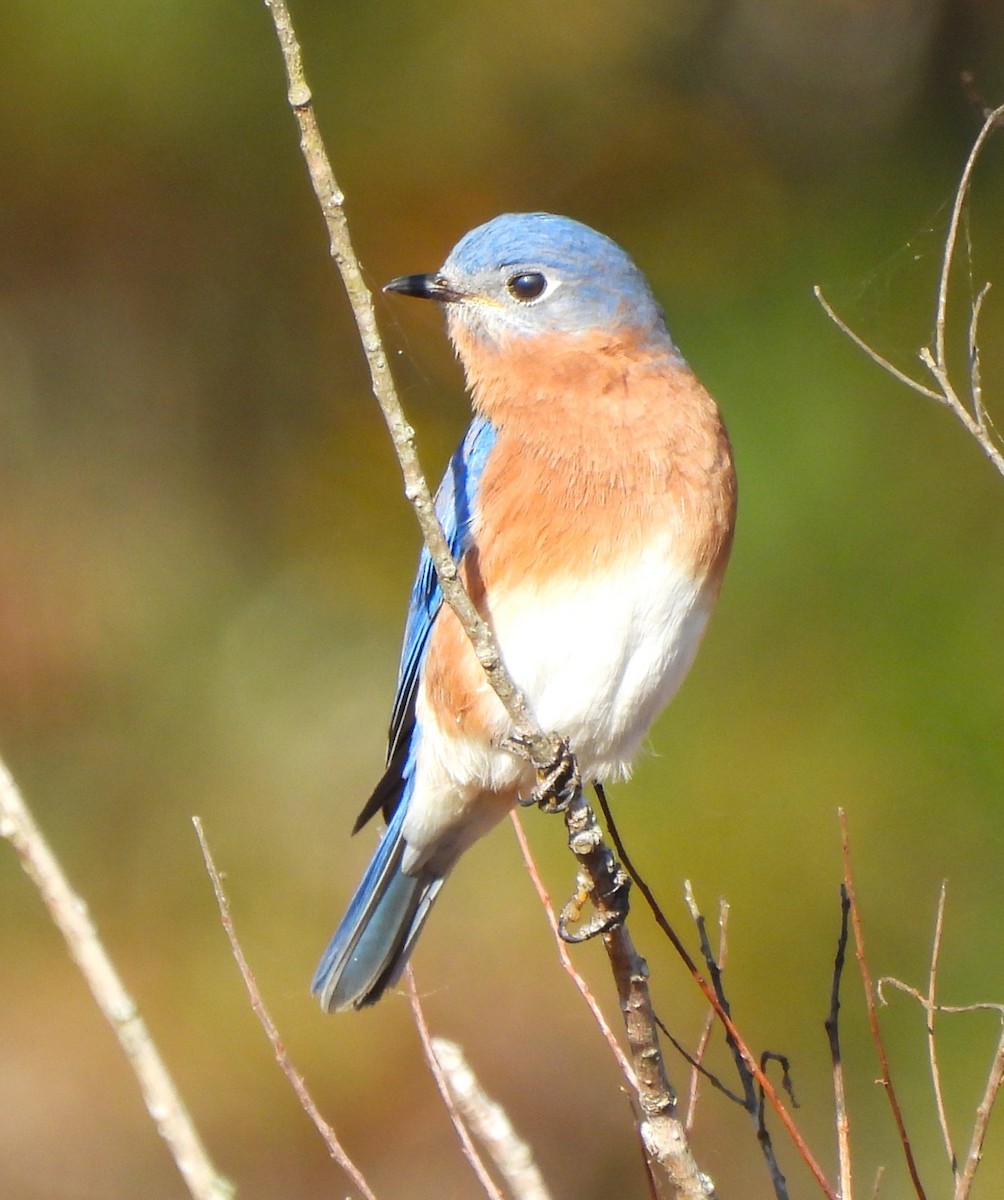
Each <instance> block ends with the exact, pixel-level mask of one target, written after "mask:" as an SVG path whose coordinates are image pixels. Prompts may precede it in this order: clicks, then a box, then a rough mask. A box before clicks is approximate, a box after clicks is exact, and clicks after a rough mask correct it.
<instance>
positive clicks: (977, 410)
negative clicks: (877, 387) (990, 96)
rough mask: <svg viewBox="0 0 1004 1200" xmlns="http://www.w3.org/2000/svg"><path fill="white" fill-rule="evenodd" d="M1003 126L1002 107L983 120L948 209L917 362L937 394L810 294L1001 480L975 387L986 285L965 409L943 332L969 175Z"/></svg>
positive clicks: (973, 322) (973, 326) (976, 318)
mask: <svg viewBox="0 0 1004 1200" xmlns="http://www.w3.org/2000/svg"><path fill="white" fill-rule="evenodd" d="M1002 123H1004V105H1001V106H1000V107H999V108H996V109H994V110H993V111H992V112H989V113H987V114H986V119H985V120H984V122H983V127H982V129H981V130H980V132H979V135H978V136H977V138H976V141H975V142H974V143H973V147H972V149H971V150H970V152H969V157H968V158H967V159H966V165H965V167H964V168H963V171H962V175H961V177H960V179H959V184H958V187H957V188H956V190H955V201H954V203H953V205H952V214H951V218H950V220H949V225H948V234H947V236H946V238H945V247H944V252H943V256H942V260H941V273H940V275H939V279H938V289H937V295H936V299H935V308H934V336H933V338H932V344H931V345H928V346H924V347H923V348H922V349H921V350H920V351H919V352H918V356H919V358H920V361H921V362H922V363H923V364H924V366H925V368H926V369H927V371H928V374H930V376H931V377H932V378H933V380H934V382H935V383H936V384H937V387H936V388H931V387H927V386H926V385H925V384H923V383H921V382H920V381H919V380H917V379H914V378H913V376H912V375H908V374H907V373H906V372H905V371H901V370H900V369H899V368H898V367H896V366H894V365H893V364H892V363H891V362H890V361H889V360H888V359H887V358H885V357H884V356H883V355H881V354H879V352H878V351H877V350H875V349H874V348H873V347H871V346H870V345H869V344H868V343H867V342H866V341H865V340H864V338H862V337H861V336H860V335H859V334H857V333H855V332H854V330H853V329H851V328H850V326H849V325H848V324H847V323H846V322H845V321H844V320H843V318H842V317H840V316H838V315H837V313H836V312H835V311H834V309H833V308H832V306H831V305H830V303H829V301H828V300H827V299H826V297H825V296H824V295H823V292H822V289H821V288H819V287H816V288H814V289H813V290H814V292H815V294H816V299H817V300H818V301H819V303H820V304H821V305H822V307H823V309H824V311H825V312H826V315H827V316H828V317H829V318H830V320H831V321H833V323H834V324H835V325H836V326H837V328H838V329H839V330H840V331H841V332H842V333H844V334H846V335H847V337H849V338H850V339H851V341H852V342H853V343H854V344H855V345H856V346H857V347H858V348H859V349H860V350H863V351H864V352H865V354H867V355H868V357H869V358H870V359H871V360H872V362H875V363H877V364H878V365H879V366H880V367H881V368H882V369H883V370H884V371H887V372H888V373H889V374H890V375H892V376H893V378H894V379H898V380H899V382H900V383H902V384H905V385H906V386H907V387H908V388H911V389H912V390H913V391H915V392H917V393H918V394H919V395H921V396H926V397H927V399H929V400H936V401H937V402H938V403H939V404H943V405H945V407H946V408H948V409H949V410H950V411H951V412H952V413H954V414H955V416H956V418H957V419H958V420H959V421H961V422H962V424H963V425H964V426H965V428H966V429H967V430H968V432H969V433H970V434H971V436H972V437H973V438H975V440H976V442H977V443H978V444H979V447H980V449H981V450H982V451H983V453H984V454H985V455H986V456H987V458H988V459H989V460H990V462H991V463H992V464H993V466H994V467H995V469H996V470H997V472H998V473H999V474H1000V475H1002V476H1004V454H1002V452H1001V447H1000V445H999V439H998V438H996V437H995V430H994V426H993V422H992V421H991V420H990V418H989V415H988V414H987V410H986V408H985V407H984V404H983V390H982V386H981V382H980V355H979V338H978V334H979V323H980V313H981V312H982V309H983V301H984V300H985V299H986V295H987V292H988V291H989V289H990V284H989V283H987V284H984V285H983V287H982V288H981V289H980V291H979V292H978V293H977V295H976V297H975V298H974V299H973V301H972V302H971V304H970V309H969V328H968V341H969V381H968V383H969V387H968V390H969V399H970V403H969V405H968V406H967V405H966V403H965V402H964V401H963V400H962V399H961V398H960V396H959V390H958V389H957V388H956V386H955V384H954V382H953V381H952V377H951V371H950V369H949V366H948V356H947V350H946V344H945V343H946V333H947V326H948V299H949V284H950V280H951V274H952V267H953V264H954V262H955V252H956V249H957V247H958V240H959V228H960V225H961V223H962V214H963V211H964V210H965V204H966V199H967V197H968V195H969V187H970V184H971V182H972V177H973V171H974V169H975V167H976V162H977V160H978V159H979V156H980V154H981V153H982V151H983V147H984V146H985V145H986V142H987V139H988V138H989V137H990V135H991V133H993V131H994V129H996V128H998V127H999V126H1000V125H1001V124H1002Z"/></svg>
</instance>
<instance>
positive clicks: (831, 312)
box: [812, 283, 945, 404]
mask: <svg viewBox="0 0 1004 1200" xmlns="http://www.w3.org/2000/svg"><path fill="white" fill-rule="evenodd" d="M812 292H813V295H814V296H815V297H816V299H817V300H818V301H819V303H820V305H821V306H822V309H823V312H825V313H826V315H827V316H828V317H829V318H830V320H831V321H832V322H833V324H834V325H836V327H837V328H838V329H839V330H840V332H841V333H842V334H844V336H845V337H849V338H850V339H851V341H852V342H853V343H854V345H855V346H857V348H858V349H859V350H863V351H864V352H865V354H867V355H868V357H869V358H870V359H871V360H872V362H873V363H877V364H878V366H880V367H881V368H882V370H883V371H888V373H889V374H890V375H891V376H892V377H893V378H894V379H898V380H899V382H900V383H904V384H906V386H907V387H908V388H912V390H913V391H915V392H917V393H919V394H920V395H921V396H926V397H927V398H928V400H937V401H938V403H939V404H944V403H945V397H944V395H943V394H942V393H941V392H936V391H935V390H934V389H933V388H929V387H926V386H925V385H924V384H922V383H919V382H918V381H917V380H916V379H914V378H913V376H912V375H907V373H906V372H905V371H901V370H900V369H899V367H897V366H896V365H895V364H894V363H891V362H890V361H889V359H887V358H885V357H884V356H883V355H881V354H879V352H878V351H877V350H876V349H874V348H873V347H872V346H869V344H868V343H867V342H866V341H865V339H864V338H863V337H862V336H861V335H860V334H859V333H855V332H854V330H853V329H852V328H851V327H850V325H848V324H847V322H846V321H845V320H844V319H843V317H841V316H840V315H839V314H838V313H837V311H836V310H835V309H834V308H833V306H832V305H831V304H830V302H829V300H827V299H826V297H825V296H824V295H823V289H822V288H821V287H820V286H819V284H818V283H817V284H816V285H815V287H813V289H812Z"/></svg>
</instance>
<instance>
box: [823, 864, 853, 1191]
mask: <svg viewBox="0 0 1004 1200" xmlns="http://www.w3.org/2000/svg"><path fill="white" fill-rule="evenodd" d="M850 911H851V900H850V896H849V895H848V892H847V885H846V884H841V885H840V936H839V938H837V953H836V955H835V956H834V959H833V985H832V987H831V989H830V1012H829V1015H828V1016H827V1018H826V1036H827V1039H828V1040H829V1043H830V1060H831V1062H832V1063H833V1104H834V1113H835V1117H836V1125H837V1161H838V1162H839V1164H840V1200H853V1175H852V1172H851V1144H850V1120H849V1118H848V1115H847V1093H846V1091H845V1090H844V1063H843V1058H842V1057H841V1054H840V980H841V978H842V977H843V973H844V962H845V960H846V954H847V936H848V917H849V916H850Z"/></svg>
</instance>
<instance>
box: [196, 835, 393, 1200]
mask: <svg viewBox="0 0 1004 1200" xmlns="http://www.w3.org/2000/svg"><path fill="white" fill-rule="evenodd" d="M192 824H193V825H194V826H195V833H196V836H197V837H198V839H199V845H200V846H201V847H202V857H203V859H204V860H205V863H206V871H207V872H208V873H209V878H210V880H211V881H212V884H213V892H214V893H215V895H216V903H217V906H218V907H219V910H220V921H221V923H222V925H223V930H224V932H225V933H226V935H227V940H228V941H229V943H230V950H231V953H232V954H233V956H234V961H235V962H236V963H237V967H238V969H239V971H240V973H241V978H242V979H243V980H244V986H245V987H246V988H247V991H248V996H249V997H250V998H251V1008H252V1009H253V1010H254V1014H255V1016H256V1017H257V1018H258V1021H259V1022H260V1024H261V1027H262V1028H263V1029H264V1030H265V1034H266V1036H267V1037H268V1040H269V1042H270V1043H271V1045H272V1051H273V1053H274V1054H275V1060H276V1062H277V1063H278V1064H279V1066H280V1068H281V1069H282V1073H283V1074H284V1075H285V1076H286V1078H287V1079H288V1080H289V1082H290V1084H291V1085H292V1088H293V1091H294V1092H295V1093H296V1098H297V1099H298V1100H299V1101H300V1107H301V1108H302V1109H303V1111H304V1112H305V1113H306V1114H307V1116H308V1117H310V1119H311V1121H313V1122H314V1125H315V1127H316V1129H317V1132H318V1133H319V1134H320V1135H321V1137H322V1138H323V1139H324V1144H325V1145H326V1146H327V1148H328V1153H329V1154H330V1155H331V1157H332V1158H333V1159H334V1160H335V1162H336V1163H338V1165H339V1166H340V1167H341V1168H342V1170H343V1171H344V1172H345V1174H346V1175H348V1177H349V1178H350V1179H351V1180H352V1182H353V1183H354V1184H355V1185H356V1187H357V1188H358V1189H359V1192H360V1194H361V1195H362V1196H363V1197H364V1200H376V1196H375V1194H374V1193H373V1190H372V1189H371V1188H370V1186H369V1184H368V1183H367V1182H366V1180H365V1179H364V1178H363V1175H362V1172H361V1171H360V1170H359V1168H358V1167H357V1166H356V1165H355V1163H354V1162H353V1161H352V1159H351V1158H349V1156H348V1154H346V1152H345V1150H344V1149H343V1148H342V1144H341V1142H340V1141H339V1140H338V1135H337V1134H336V1133H335V1131H334V1129H332V1127H331V1126H330V1125H329V1124H328V1122H327V1121H325V1119H324V1118H323V1117H322V1116H321V1114H320V1111H319V1110H318V1108H317V1105H316V1104H315V1103H314V1100H313V1097H312V1096H311V1095H310V1093H309V1092H308V1091H307V1085H306V1084H305V1083H304V1082H303V1076H302V1075H301V1074H300V1073H299V1071H297V1069H296V1067H294V1066H293V1062H292V1060H291V1059H290V1057H289V1054H288V1053H287V1051H286V1047H285V1046H284V1045H283V1042H282V1038H281V1037H280V1035H279V1030H278V1029H277V1027H276V1024H275V1022H274V1021H273V1020H272V1017H271V1014H270V1013H269V1011H268V1009H267V1008H266V1007H265V1001H264V999H263V998H262V994H261V991H260V989H259V987H258V981H257V980H256V979H255V977H254V972H253V971H252V970H251V967H250V964H249V963H248V960H247V958H246V957H245V954H244V950H243V948H242V947H241V944H240V942H239V941H238V939H237V931H236V930H235V929H234V922H233V918H232V917H231V915H230V901H229V899H228V898H227V894H226V892H225V891H224V890H223V880H222V879H221V878H220V873H219V871H218V870H217V869H216V863H215V862H214V861H213V856H212V854H211V853H210V850H209V843H208V842H207V841H206V835H205V833H204V832H203V830H202V821H201V820H200V819H199V818H198V817H192Z"/></svg>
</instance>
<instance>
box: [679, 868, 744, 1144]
mask: <svg viewBox="0 0 1004 1200" xmlns="http://www.w3.org/2000/svg"><path fill="white" fill-rule="evenodd" d="M684 887H685V889H686V890H687V891H688V892H689V894H690V897H691V898H692V897H693V892H692V891H691V890H690V880H689V879H688V880H686V881H685V882H684ZM695 907H696V905H695ZM728 927H729V906H728V903H727V901H725V900H719V902H718V954H717V957H716V960H715V961H716V962H717V964H718V969H719V971H724V970H725V964H726V962H727V961H728V954H729V941H728ZM714 1027H715V1010H714V1009H713V1008H709V1009H708V1015H707V1017H706V1018H705V1020H704V1028H703V1029H702V1030H701V1036H700V1038H698V1041H697V1049H696V1050H695V1051H694V1062H693V1064H692V1066H691V1069H690V1088H689V1090H688V1095H687V1117H686V1120H685V1121H684V1125H685V1127H686V1130H687V1132H688V1133H690V1132H692V1130H693V1128H694V1122H695V1121H696V1119H697V1097H698V1091H699V1088H700V1083H701V1075H702V1074H703V1072H702V1070H701V1069H700V1068H701V1064H702V1062H703V1061H704V1055H705V1053H706V1051H707V1049H708V1042H709V1041H710V1040H711V1031H712V1029H714ZM736 1099H739V1097H736Z"/></svg>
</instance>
